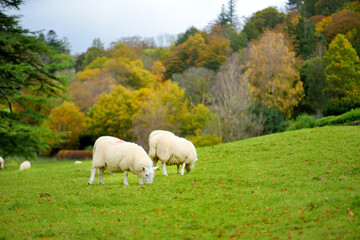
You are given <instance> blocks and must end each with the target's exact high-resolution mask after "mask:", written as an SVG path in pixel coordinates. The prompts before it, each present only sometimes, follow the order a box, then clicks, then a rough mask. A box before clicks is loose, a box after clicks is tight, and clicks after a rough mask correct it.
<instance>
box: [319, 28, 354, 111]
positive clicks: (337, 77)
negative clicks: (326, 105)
mask: <svg viewBox="0 0 360 240" xmlns="http://www.w3.org/2000/svg"><path fill="white" fill-rule="evenodd" d="M324 60H325V61H327V63H328V65H327V67H326V69H325V76H326V83H327V87H326V88H325V89H324V92H325V93H328V94H329V95H330V98H331V101H332V102H333V103H342V104H349V105H352V104H355V103H358V102H360V72H359V63H360V61H359V57H358V56H357V54H356V51H355V49H354V48H353V47H352V46H351V44H350V42H349V41H348V40H347V39H346V38H345V36H344V35H342V34H339V35H337V36H336V37H335V39H334V40H333V41H332V42H331V44H330V45H329V50H328V51H327V53H326V54H325V57H324Z"/></svg>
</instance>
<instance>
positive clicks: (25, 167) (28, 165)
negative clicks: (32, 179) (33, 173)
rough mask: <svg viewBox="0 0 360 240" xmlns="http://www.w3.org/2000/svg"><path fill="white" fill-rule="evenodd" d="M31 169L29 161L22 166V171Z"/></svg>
mask: <svg viewBox="0 0 360 240" xmlns="http://www.w3.org/2000/svg"><path fill="white" fill-rule="evenodd" d="M30 167H31V164H30V162H29V161H25V162H23V163H22V164H20V171H21V170H25V169H29V168H30Z"/></svg>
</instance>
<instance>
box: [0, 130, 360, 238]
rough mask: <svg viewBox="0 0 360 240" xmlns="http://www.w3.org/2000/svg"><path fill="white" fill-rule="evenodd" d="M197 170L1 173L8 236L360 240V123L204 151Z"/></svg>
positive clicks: (51, 168) (0, 204)
mask: <svg viewBox="0 0 360 240" xmlns="http://www.w3.org/2000/svg"><path fill="white" fill-rule="evenodd" d="M198 155H199V156H198V157H199V161H198V162H197V163H196V166H195V168H194V169H193V171H192V172H191V173H189V174H185V175H184V176H180V175H177V174H176V167H175V166H169V167H168V174H169V176H168V177H164V176H162V175H161V171H157V172H156V177H155V179H154V184H152V185H146V186H139V185H138V184H137V177H136V176H134V175H132V174H131V175H130V176H129V184H130V186H123V185H122V182H123V174H115V175H110V174H106V175H105V177H104V181H105V185H99V184H97V181H98V177H97V176H96V179H95V183H94V185H92V186H88V185H87V182H88V179H89V177H90V171H89V169H90V166H91V162H90V161H87V162H84V164H81V165H74V163H73V161H69V162H57V163H35V164H33V166H32V168H31V169H30V170H26V171H22V172H19V171H18V170H17V169H18V168H17V167H18V163H15V162H11V160H8V162H10V163H8V167H7V168H6V169H5V170H4V171H2V172H0V211H1V212H2V215H1V216H0V221H1V222H2V224H0V238H5V239H21V238H26V239H29V238H44V237H46V238H51V237H54V238H57V239H90V238H111V237H114V238H116V239H121V238H125V239H129V238H134V239H156V238H157V239H168V238H169V237H170V238H171V239H193V238H199V239H217V238H225V239H240V238H241V239H291V238H292V239H345V238H347V239H359V238H360V228H359V226H360V222H359V220H360V192H359V191H360V127H324V128H314V129H304V130H299V131H292V132H285V133H280V134H273V135H268V136H262V137H258V138H252V139H247V140H243V141H239V142H234V143H228V144H223V145H217V146H211V147H205V148H200V149H198Z"/></svg>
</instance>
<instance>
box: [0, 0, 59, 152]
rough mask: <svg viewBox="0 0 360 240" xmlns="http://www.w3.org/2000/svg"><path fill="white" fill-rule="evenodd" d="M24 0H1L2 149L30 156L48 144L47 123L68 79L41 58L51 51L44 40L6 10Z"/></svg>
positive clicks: (0, 135)
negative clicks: (55, 73)
mask: <svg viewBox="0 0 360 240" xmlns="http://www.w3.org/2000/svg"><path fill="white" fill-rule="evenodd" d="M21 3H22V1H21V0H7V1H5V0H0V8H1V10H0V96H1V97H0V139H1V142H2V144H1V146H0V153H1V155H2V156H7V155H9V154H16V155H23V156H26V157H30V156H33V155H35V154H36V153H38V152H39V151H41V150H44V149H45V148H46V147H47V146H48V143H47V142H46V135H47V134H49V133H50V131H49V129H48V128H47V127H45V126H44V125H43V123H44V120H45V119H46V118H47V114H48V111H49V110H50V107H51V104H52V100H54V99H55V98H57V97H59V96H61V95H62V94H63V93H64V91H65V90H64V85H65V80H64V79H61V78H58V77H56V76H54V75H52V74H50V73H49V71H48V70H47V69H46V67H45V66H44V64H43V63H42V62H41V60H40V57H41V56H43V55H46V54H49V51H50V49H49V47H48V46H47V45H46V44H45V43H44V41H42V40H41V39H39V38H38V37H37V36H36V34H35V33H32V32H30V31H29V30H26V29H23V28H22V27H21V26H20V25H19V22H18V18H17V17H15V16H8V15H6V14H5V13H4V11H5V10H6V9H8V8H16V9H18V8H19V5H20V4H21ZM19 143H21V144H19Z"/></svg>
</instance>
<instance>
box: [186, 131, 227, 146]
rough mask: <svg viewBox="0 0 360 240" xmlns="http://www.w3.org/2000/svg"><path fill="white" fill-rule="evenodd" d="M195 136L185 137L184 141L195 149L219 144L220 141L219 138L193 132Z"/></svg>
mask: <svg viewBox="0 0 360 240" xmlns="http://www.w3.org/2000/svg"><path fill="white" fill-rule="evenodd" d="M195 134H196V135H195V136H187V137H186V139H187V140H189V141H190V142H192V143H193V144H194V146H195V147H204V146H210V145H216V144H221V143H222V140H221V138H220V137H218V136H215V135H208V134H203V133H200V131H198V130H197V131H195Z"/></svg>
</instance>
